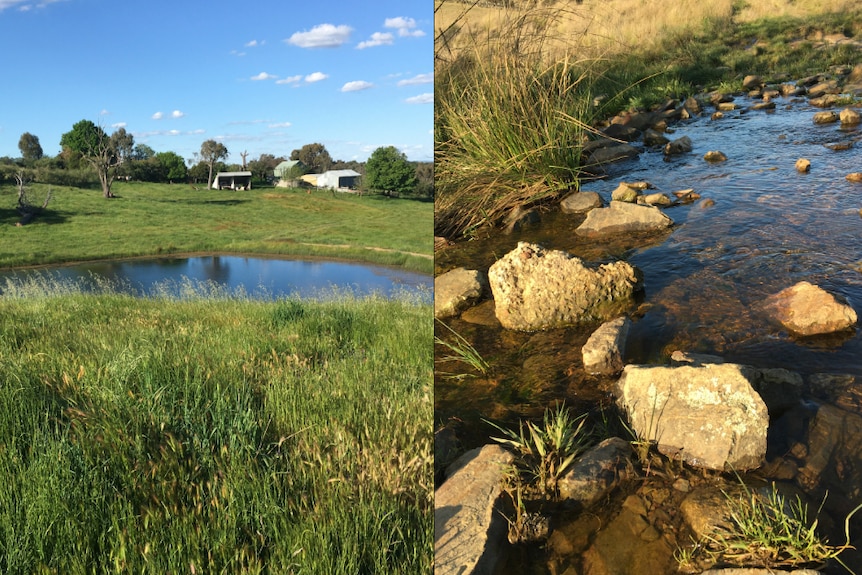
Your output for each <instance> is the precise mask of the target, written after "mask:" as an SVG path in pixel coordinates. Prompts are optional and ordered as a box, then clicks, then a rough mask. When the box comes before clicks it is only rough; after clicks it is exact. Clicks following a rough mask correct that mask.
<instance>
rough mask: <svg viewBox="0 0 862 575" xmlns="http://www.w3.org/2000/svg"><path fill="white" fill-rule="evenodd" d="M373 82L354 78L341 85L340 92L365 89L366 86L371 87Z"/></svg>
mask: <svg viewBox="0 0 862 575" xmlns="http://www.w3.org/2000/svg"><path fill="white" fill-rule="evenodd" d="M373 87H374V84H372V83H371V82H366V81H365V80H354V81H352V82H347V83H346V84H345V85H343V86H342V87H341V91H342V92H359V91H361V90H367V89H368V88H373Z"/></svg>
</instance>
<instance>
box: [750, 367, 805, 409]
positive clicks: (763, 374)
mask: <svg viewBox="0 0 862 575" xmlns="http://www.w3.org/2000/svg"><path fill="white" fill-rule="evenodd" d="M753 373H754V375H753V377H752V378H751V385H752V387H754V389H755V391H757V393H759V394H760V397H761V399H763V402H764V403H765V404H766V407H767V408H768V410H769V417H770V418H772V419H775V418H777V417H779V416H781V415H782V414H783V413H785V412H787V411H789V410H790V409H792V408H794V407H795V406H796V405H797V404H798V403H799V401H800V399H802V386H803V382H802V376H801V375H799V374H798V373H796V372H794V371H789V370H787V369H783V368H763V369H759V368H758V369H753Z"/></svg>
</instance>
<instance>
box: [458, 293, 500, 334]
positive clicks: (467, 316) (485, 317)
mask: <svg viewBox="0 0 862 575" xmlns="http://www.w3.org/2000/svg"><path fill="white" fill-rule="evenodd" d="M461 319H462V320H463V321H466V322H467V323H472V324H475V325H484V326H488V327H494V328H499V327H500V321H499V320H498V319H497V316H496V315H495V314H494V301H493V300H488V301H483V302H482V303H480V304H478V305H475V306H473V307H471V308H468V309H466V310H464V311H463V312H461Z"/></svg>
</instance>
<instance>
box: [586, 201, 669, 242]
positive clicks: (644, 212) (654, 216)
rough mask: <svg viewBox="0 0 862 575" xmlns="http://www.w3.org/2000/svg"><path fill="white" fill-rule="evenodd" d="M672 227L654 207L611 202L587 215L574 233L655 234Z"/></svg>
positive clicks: (598, 234) (591, 235) (592, 235)
mask: <svg viewBox="0 0 862 575" xmlns="http://www.w3.org/2000/svg"><path fill="white" fill-rule="evenodd" d="M672 225H673V220H672V219H670V217H669V216H667V215H666V214H665V213H664V212H663V211H661V210H660V209H658V208H656V207H652V206H643V205H638V204H630V203H628V202H611V203H610V205H609V206H608V207H607V208H601V209H596V210H592V211H591V212H590V213H588V214H587V218H586V219H585V220H584V221H583V223H582V224H581V225H580V226H578V228H577V229H576V230H575V233H577V234H578V235H580V236H588V237H598V236H604V235H609V234H624V233H631V232H656V231H660V230H663V229H666V228H669V227H671V226H672Z"/></svg>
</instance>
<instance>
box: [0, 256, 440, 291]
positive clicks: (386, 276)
mask: <svg viewBox="0 0 862 575" xmlns="http://www.w3.org/2000/svg"><path fill="white" fill-rule="evenodd" d="M39 275H42V276H44V275H47V276H49V277H50V278H51V279H54V280H59V281H72V282H75V283H82V284H84V285H93V286H95V285H101V284H108V285H114V286H122V287H123V289H124V290H125V291H129V292H131V293H134V294H135V295H153V294H154V293H166V292H167V293H170V292H172V291H176V290H180V289H182V288H183V286H188V285H189V284H192V285H194V284H210V285H215V286H218V287H219V288H224V289H227V290H228V291H230V292H235V291H243V292H245V293H247V294H249V295H256V296H263V297H283V296H291V295H298V296H301V297H310V296H315V295H318V294H320V293H322V292H326V291H331V290H332V289H333V288H336V289H344V290H350V291H352V293H354V294H356V295H370V294H373V293H379V294H382V295H385V296H386V297H392V296H393V295H396V294H398V293H401V292H403V291H405V290H407V291H420V292H424V293H426V294H430V293H431V285H432V278H431V277H430V276H427V275H423V274H419V273H415V272H409V271H404V270H399V269H393V268H387V267H383V266H371V265H363V264H355V263H346V262H333V261H305V260H281V259H265V258H252V257H240V256H202V257H189V258H159V259H148V260H123V261H110V262H93V263H86V264H79V265H74V266H58V267H52V268H42V269H38V270H15V271H3V272H0V287H2V286H3V285H8V283H7V282H13V283H14V282H21V281H27V280H28V279H32V278H33V277H36V276H39Z"/></svg>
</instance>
